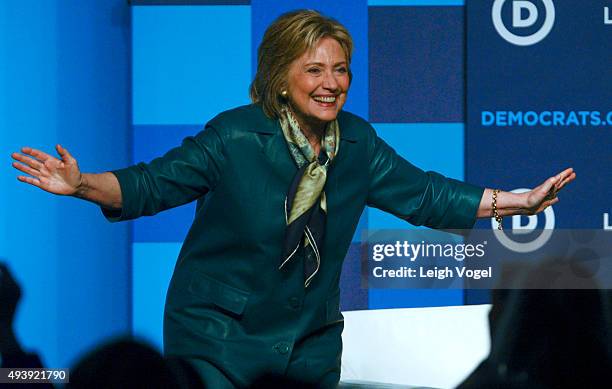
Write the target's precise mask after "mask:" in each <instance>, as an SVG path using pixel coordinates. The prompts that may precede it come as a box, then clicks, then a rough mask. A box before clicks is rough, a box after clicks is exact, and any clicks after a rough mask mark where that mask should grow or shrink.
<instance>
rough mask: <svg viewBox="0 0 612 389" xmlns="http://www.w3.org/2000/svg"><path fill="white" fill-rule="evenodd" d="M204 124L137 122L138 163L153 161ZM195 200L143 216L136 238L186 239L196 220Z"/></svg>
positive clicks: (144, 239)
mask: <svg viewBox="0 0 612 389" xmlns="http://www.w3.org/2000/svg"><path fill="white" fill-rule="evenodd" d="M202 128H203V125H195V126H194V125H161V126H153V125H151V126H134V127H133V129H134V163H138V162H149V161H151V160H152V159H153V158H155V157H159V156H162V155H164V153H166V152H167V151H168V150H170V149H171V148H173V147H176V146H179V145H180V144H181V142H182V140H183V139H184V138H185V137H187V136H192V135H195V134H197V133H198V132H199V131H201V130H202ZM194 214H195V202H193V203H191V204H187V205H183V206H181V207H177V208H173V209H169V210H167V211H164V212H160V213H158V214H157V215H155V216H154V217H141V218H139V219H136V220H135V221H134V222H133V228H134V230H133V231H134V235H133V241H134V242H182V241H183V239H185V236H186V235H187V231H188V230H189V227H190V226H191V223H192V222H193V216H194Z"/></svg>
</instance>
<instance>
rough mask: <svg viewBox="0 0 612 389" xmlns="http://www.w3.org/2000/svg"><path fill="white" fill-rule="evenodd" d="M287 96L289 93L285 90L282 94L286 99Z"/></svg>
mask: <svg viewBox="0 0 612 389" xmlns="http://www.w3.org/2000/svg"><path fill="white" fill-rule="evenodd" d="M287 94H288V93H287V90H283V91H282V92H281V96H283V97H284V98H287Z"/></svg>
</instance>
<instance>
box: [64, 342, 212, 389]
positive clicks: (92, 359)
mask: <svg viewBox="0 0 612 389" xmlns="http://www.w3.org/2000/svg"><path fill="white" fill-rule="evenodd" d="M203 387H204V385H203V384H202V383H201V381H200V378H199V376H198V374H197V373H196V372H195V370H194V369H193V368H192V367H191V365H189V363H188V362H185V361H182V360H179V359H174V358H170V359H165V358H164V357H163V356H162V355H161V354H160V353H158V352H157V351H156V350H154V349H153V348H151V347H149V346H147V345H145V344H142V343H139V342H135V341H132V340H127V339H126V340H117V341H113V342H111V343H108V344H106V345H103V346H101V347H99V348H97V349H95V350H93V351H91V352H90V353H88V354H87V355H86V356H85V357H84V358H83V359H82V360H81V361H80V362H79V363H78V364H77V365H76V366H75V367H74V368H73V369H72V370H71V371H70V384H69V385H68V388H87V389H91V388H94V389H95V388H160V389H162V388H170V389H173V388H193V389H196V388H203Z"/></svg>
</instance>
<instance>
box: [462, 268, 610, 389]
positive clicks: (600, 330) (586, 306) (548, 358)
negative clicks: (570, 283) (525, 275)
mask: <svg viewBox="0 0 612 389" xmlns="http://www.w3.org/2000/svg"><path fill="white" fill-rule="evenodd" d="M530 276H533V274H531V275H530ZM583 286H584V285H583ZM591 287H592V289H548V290H541V289H539V290H538V289H514V290H495V291H494V292H493V307H492V309H491V314H490V317H489V318H490V326H491V353H490V354H489V357H488V358H487V359H486V360H485V361H484V362H483V363H482V364H481V365H480V366H479V368H478V369H477V370H476V371H474V373H472V375H471V376H470V377H469V378H468V379H467V380H466V381H465V382H464V384H462V386H460V388H478V387H486V386H487V385H491V384H492V382H495V385H496V386H495V387H499V388H540V387H541V388H587V387H600V385H601V384H600V383H601V382H608V383H609V382H612V369H611V366H612V294H611V293H610V291H609V290H601V289H597V285H596V284H595V283H592V285H591ZM602 380H603V381H602Z"/></svg>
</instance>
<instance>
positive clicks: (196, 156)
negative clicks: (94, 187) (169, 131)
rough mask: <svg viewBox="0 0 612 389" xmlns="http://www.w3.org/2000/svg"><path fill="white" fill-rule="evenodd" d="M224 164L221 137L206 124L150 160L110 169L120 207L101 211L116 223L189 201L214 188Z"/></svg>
mask: <svg viewBox="0 0 612 389" xmlns="http://www.w3.org/2000/svg"><path fill="white" fill-rule="evenodd" d="M224 163H225V155H224V146H223V140H222V139H221V136H220V134H219V132H218V131H217V129H215V128H214V127H212V126H210V125H207V126H206V128H205V129H204V131H202V132H200V133H199V134H198V135H196V136H194V137H187V138H185V139H184V140H183V143H182V144H181V146H179V147H176V148H174V149H172V150H170V151H168V152H167V153H166V154H165V155H164V156H162V157H159V158H156V159H154V160H152V161H151V162H150V163H139V164H137V165H134V166H130V167H128V168H125V169H120V170H114V171H112V172H111V173H113V174H114V175H115V176H116V177H117V180H118V181H119V186H120V187H121V199H122V205H123V206H122V209H120V210H109V209H104V208H102V213H103V214H104V216H106V218H107V219H108V220H109V221H112V222H116V221H122V220H130V219H135V218H137V217H140V216H150V215H155V214H156V213H158V212H161V211H163V210H166V209H169V208H173V207H177V206H179V205H183V204H186V203H188V202H191V201H193V200H195V199H197V198H199V197H201V196H203V195H205V194H206V193H207V192H208V191H209V190H213V189H214V188H215V185H216V184H217V182H218V181H219V178H220V177H221V173H222V171H223V165H224Z"/></svg>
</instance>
